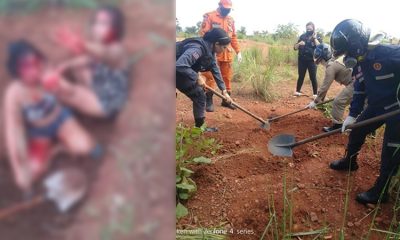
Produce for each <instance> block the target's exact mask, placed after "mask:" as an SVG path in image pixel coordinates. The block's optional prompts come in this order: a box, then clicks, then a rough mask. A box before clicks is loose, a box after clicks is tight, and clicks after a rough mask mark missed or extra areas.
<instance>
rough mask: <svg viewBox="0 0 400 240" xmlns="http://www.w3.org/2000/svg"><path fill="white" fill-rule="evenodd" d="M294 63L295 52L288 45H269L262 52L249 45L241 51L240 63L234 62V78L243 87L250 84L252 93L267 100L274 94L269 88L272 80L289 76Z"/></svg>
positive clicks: (295, 61)
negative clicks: (241, 59)
mask: <svg viewBox="0 0 400 240" xmlns="http://www.w3.org/2000/svg"><path fill="white" fill-rule="evenodd" d="M266 52H267V53H266ZM296 64H297V53H296V52H295V51H293V49H292V48H290V47H282V46H279V47H278V46H277V47H269V48H268V49H267V51H264V52H263V49H261V48H259V47H251V48H249V49H246V50H244V51H243V61H242V63H241V64H238V63H235V65H234V68H235V75H234V80H236V81H238V82H240V83H241V84H242V86H243V87H247V86H251V87H252V93H253V94H255V95H256V96H258V97H260V98H261V99H262V100H264V101H267V102H268V101H271V100H272V99H273V98H274V96H275V94H274V93H273V92H272V90H271V87H272V84H273V82H274V81H276V80H279V78H282V77H284V78H287V77H288V76H291V73H292V72H293V70H292V69H290V68H291V67H293V66H296ZM282 69H284V71H281V70H282ZM282 75H283V76H282Z"/></svg>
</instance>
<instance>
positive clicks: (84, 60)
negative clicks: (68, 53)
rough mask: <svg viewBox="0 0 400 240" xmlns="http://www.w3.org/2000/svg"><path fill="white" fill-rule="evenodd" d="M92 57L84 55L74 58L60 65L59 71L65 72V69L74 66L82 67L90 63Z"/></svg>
mask: <svg viewBox="0 0 400 240" xmlns="http://www.w3.org/2000/svg"><path fill="white" fill-rule="evenodd" d="M89 63H90V57H89V56H88V55H82V56H79V57H75V58H72V59H70V60H68V61H65V62H63V63H61V64H60V65H58V67H57V70H58V71H59V73H64V72H65V71H67V70H69V69H73V68H80V67H85V66H87V65H89Z"/></svg>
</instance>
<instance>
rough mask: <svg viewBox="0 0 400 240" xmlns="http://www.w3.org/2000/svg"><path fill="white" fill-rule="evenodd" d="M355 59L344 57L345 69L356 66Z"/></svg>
mask: <svg viewBox="0 0 400 240" xmlns="http://www.w3.org/2000/svg"><path fill="white" fill-rule="evenodd" d="M357 62H358V61H357V59H356V58H354V57H350V56H346V57H344V59H343V63H344V65H345V66H346V67H347V68H354V67H355V66H356V65H357Z"/></svg>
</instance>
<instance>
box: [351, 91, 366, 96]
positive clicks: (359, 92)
mask: <svg viewBox="0 0 400 240" xmlns="http://www.w3.org/2000/svg"><path fill="white" fill-rule="evenodd" d="M353 94H360V95H363V94H365V92H361V91H354V92H353Z"/></svg>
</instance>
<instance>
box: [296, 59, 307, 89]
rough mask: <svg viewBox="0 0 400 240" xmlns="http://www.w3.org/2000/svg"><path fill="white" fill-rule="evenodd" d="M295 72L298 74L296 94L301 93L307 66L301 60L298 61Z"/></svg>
mask: <svg viewBox="0 0 400 240" xmlns="http://www.w3.org/2000/svg"><path fill="white" fill-rule="evenodd" d="M297 71H298V74H299V78H298V79H297V87H296V92H300V91H301V87H302V86H303V82H304V77H305V76H306V71H307V65H306V63H305V62H304V61H303V60H300V59H299V60H298V65H297Z"/></svg>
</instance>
